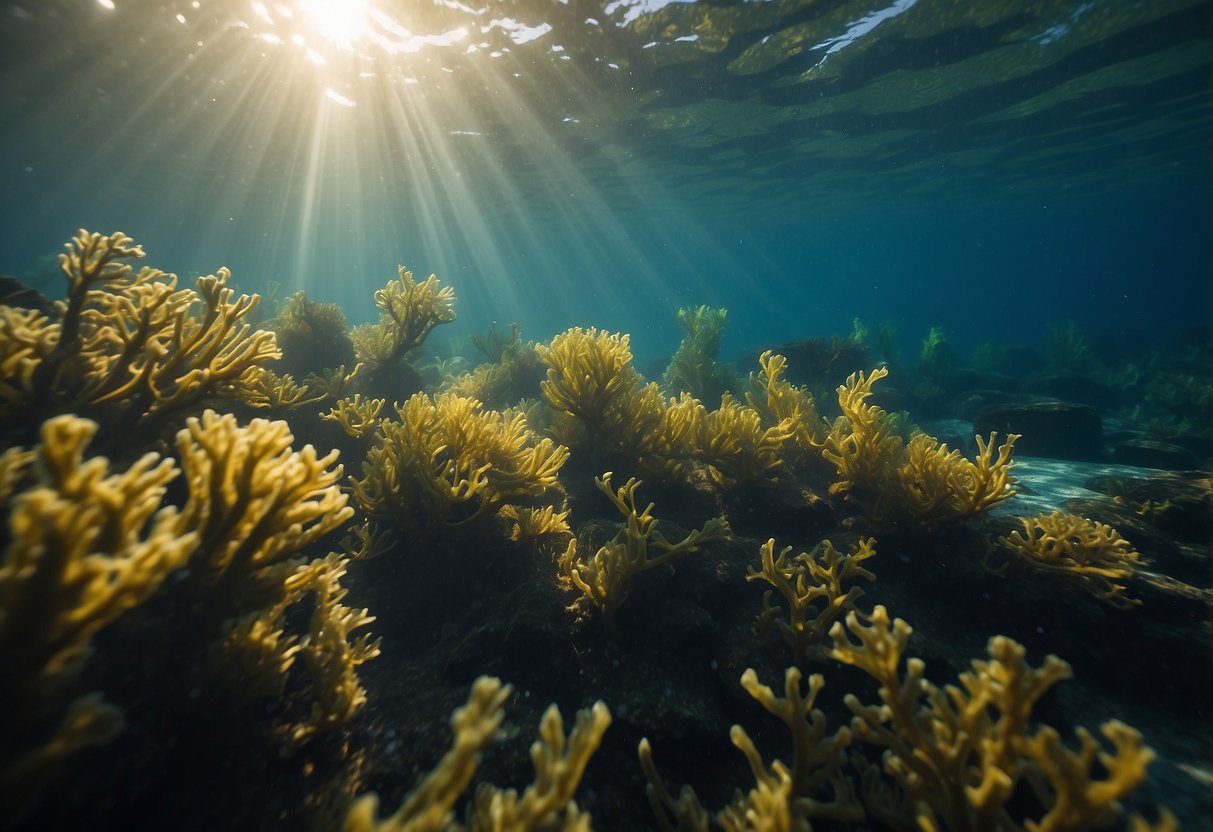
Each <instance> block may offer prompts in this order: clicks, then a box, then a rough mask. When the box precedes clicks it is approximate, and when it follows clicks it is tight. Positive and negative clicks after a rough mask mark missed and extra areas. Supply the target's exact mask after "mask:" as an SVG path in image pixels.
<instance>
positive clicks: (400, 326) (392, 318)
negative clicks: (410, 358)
mask: <svg viewBox="0 0 1213 832" xmlns="http://www.w3.org/2000/svg"><path fill="white" fill-rule="evenodd" d="M375 305H376V306H377V307H379V310H380V312H379V322H378V323H374V324H360V325H358V326H356V327H354V329H353V331H352V332H351V333H350V337H351V338H352V339H353V342H354V352H355V353H356V355H357V357H358V360H359V361H360V362H362V363H363V364H365V365H366V370H367V372H368V373H371V374H381V373H384V372H387V371H389V370H391V369H392V368H393V367H394V365H396V364H397V363H398V362H400V361H401V360H403V359H404V358H405V357H406V356H407V355H408V353H409V352H410V351H412V350H415V349H416V348H417V347H419V346H421V345H422V343H424V342H425V339H426V337H427V336H428V335H429V334H430V332H432V331H433V330H434V328H435V327H436V326H439V325H440V324H447V323H450V322H451V321H453V320H455V290H454V289H452V288H451V287H450V286H443V285H442V283H441V282H439V280H438V278H437V277H435V276H434V275H430V276H429V277H427V278H426V279H425V280H423V281H421V282H420V283H418V282H417V281H416V280H414V279H413V273H412V272H410V271H409V270H408V269H406V268H405V267H404V266H401V267H400V268H399V269H398V270H397V279H396V280H393V281H391V282H389V283H388V284H387V285H386V286H384V287H383V288H382V289H380V290H378V291H377V292H375Z"/></svg>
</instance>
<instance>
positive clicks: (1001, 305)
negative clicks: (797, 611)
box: [0, 0, 1211, 355]
mask: <svg viewBox="0 0 1213 832" xmlns="http://www.w3.org/2000/svg"><path fill="white" fill-rule="evenodd" d="M115 5H116V8H115V9H114V10H112V11H111V10H108V9H106V8H104V7H103V6H102V5H100V4H97V3H91V2H84V0H81V2H77V3H65V2H48V3H24V4H23V3H12V4H8V6H7V7H6V12H5V16H4V18H3V28H2V30H0V37H2V38H3V44H2V46H3V55H4V58H3V61H4V64H3V84H4V91H5V95H4V99H3V105H2V106H3V113H2V115H3V128H2V129H0V159H2V160H3V163H4V165H5V173H4V177H3V183H4V188H5V197H4V199H3V209H2V210H3V212H4V213H3V215H0V222H2V223H3V227H4V228H5V233H4V235H3V238H2V245H0V262H3V264H4V268H5V269H7V270H8V271H10V272H21V271H25V270H28V269H31V268H33V267H34V261H35V259H36V258H37V257H38V256H39V255H42V254H46V253H51V252H54V251H56V250H57V249H58V246H59V245H60V244H61V243H62V241H63V240H65V239H66V238H67V236H68V235H69V234H70V233H71V232H72V231H74V229H75V228H77V227H79V226H85V227H88V228H90V229H98V230H104V231H108V230H112V229H122V230H124V231H126V232H127V233H130V234H132V235H133V236H135V237H136V239H138V240H139V241H141V242H142V243H143V244H144V246H145V248H146V249H147V250H148V251H149V253H151V255H152V257H153V260H154V261H155V262H156V263H157V264H159V265H161V266H162V267H163V268H166V269H170V270H174V271H177V272H179V273H181V274H190V273H194V272H198V273H207V272H210V271H212V270H213V269H214V268H216V267H217V266H218V265H221V264H226V265H228V266H229V267H231V268H232V270H233V272H234V274H235V277H236V281H237V283H239V284H240V285H241V286H243V287H246V288H248V289H250V290H259V291H266V289H267V288H268V287H270V286H271V285H277V286H279V287H280V288H279V290H278V291H279V292H281V293H283V294H285V293H288V292H289V291H292V290H294V289H295V288H305V289H307V290H308V291H309V293H311V295H312V296H314V297H317V298H320V299H325V300H337V301H339V302H340V303H342V305H343V306H345V307H346V309H347V310H348V311H349V313H350V315H351V316H352V317H353V318H354V319H356V320H358V319H365V318H369V317H370V311H371V310H370V302H369V295H370V292H372V291H373V289H374V288H376V287H378V286H380V285H382V283H383V282H384V281H385V280H386V279H387V278H389V277H391V275H392V274H393V270H394V268H395V266H396V265H397V264H398V263H405V264H407V265H409V266H410V267H411V268H413V270H414V271H416V272H418V273H419V274H421V273H424V274H428V273H430V272H436V273H437V274H438V275H439V277H440V278H442V279H443V280H445V281H447V282H448V283H450V284H452V285H453V286H455V287H456V290H457V291H458V293H459V296H460V305H459V309H458V311H459V315H460V319H461V320H460V323H458V324H456V331H461V330H465V329H466V331H468V332H471V331H478V330H480V329H482V328H483V327H485V326H487V324H488V322H489V321H492V320H498V321H510V320H513V321H517V322H519V323H520V324H522V326H523V330H524V332H525V333H526V334H527V335H528V336H531V337H534V338H539V339H543V338H548V337H550V335H551V334H553V333H555V332H558V331H560V330H561V329H563V328H565V327H567V326H569V325H573V324H582V325H597V326H601V327H607V328H610V329H616V330H624V331H629V332H632V333H633V334H634V339H635V348H636V350H637V352H638V353H640V354H642V355H655V354H660V353H662V352H668V351H669V350H671V349H672V348H673V346H674V345H675V344H676V343H677V338H678V337H679V332H678V330H677V327H676V326H674V325H673V312H674V311H675V310H676V309H677V308H678V307H679V306H683V305H691V304H699V303H707V304H711V305H715V306H725V307H727V308H728V309H729V310H730V316H731V317H730V329H729V333H728V335H727V340H726V349H731V348H735V347H743V346H753V345H756V344H757V343H758V342H760V341H761V342H767V343H769V342H771V341H779V340H786V339H792V338H797V337H806V336H808V335H823V334H846V333H847V332H849V330H850V322H851V319H852V318H853V317H854V316H861V317H862V318H864V319H865V320H867V321H871V322H876V321H881V320H889V321H892V322H893V323H894V324H895V325H896V326H897V327H898V330H899V332H900V333H901V334H902V337H904V338H906V339H907V342H908V343H916V341H917V339H918V338H920V337H921V335H922V333H924V332H925V330H926V329H927V327H929V326H931V325H938V326H942V327H944V328H945V330H946V331H947V332H948V334H949V336H950V338H951V340H952V341H953V343H955V344H957V345H960V346H962V347H969V346H972V345H973V344H975V343H977V342H978V341H981V340H1005V341H1017V342H1024V343H1039V342H1040V341H1041V339H1042V338H1043V333H1044V332H1045V330H1046V328H1047V327H1048V326H1049V325H1050V324H1054V323H1057V322H1060V321H1063V320H1073V321H1075V322H1076V323H1078V324H1080V325H1081V326H1082V327H1084V328H1091V329H1098V330H1108V331H1111V332H1113V333H1118V332H1127V331H1134V332H1137V331H1146V332H1157V331H1159V330H1160V329H1164V328H1165V329H1168V330H1169V329H1173V328H1174V327H1176V326H1180V327H1182V326H1184V325H1188V324H1192V323H1197V322H1201V321H1203V320H1204V319H1205V318H1206V317H1207V315H1208V312H1209V308H1210V292H1209V280H1208V279H1207V278H1208V274H1209V273H1210V265H1211V264H1210V243H1209V235H1208V228H1209V226H1210V220H1211V215H1210V196H1209V184H1210V172H1209V166H1210V156H1209V146H1210V142H1209V138H1210V113H1209V90H1210V80H1209V52H1210V49H1209V47H1210V41H1209V25H1208V10H1207V6H1206V4H1204V3H1201V2H1148V3H1143V2H1110V1H1107V0H1105V1H1104V2H1087V3H1070V2H1033V3H1022V2H990V1H989V0H986V1H985V2H980V3H974V4H968V3H941V2H930V0H920V2H910V0H899V2H893V3H888V4H883V3H864V2H851V3H838V2H832V3H820V2H817V3H803V2H801V3H798V2H769V3H668V4H663V3H659V2H652V3H645V2H640V3H627V2H616V3H607V4H605V7H604V5H603V4H600V3H593V2H570V3H560V4H549V3H528V2H511V3H501V4H496V3H494V4H491V5H488V6H486V7H484V8H483V9H480V8H478V9H475V10H471V9H464V8H463V7H461V6H459V5H458V4H433V5H430V4H407V5H398V4H382V5H381V6H377V7H375V8H376V9H379V10H380V11H381V12H382V14H379V15H375V16H373V17H372V18H371V19H369V20H368V21H367V23H366V26H365V28H364V29H363V30H362V32H361V34H360V35H358V36H356V37H355V39H354V40H353V41H352V42H351V43H350V44H348V46H347V47H344V48H343V46H342V45H340V44H336V43H334V42H332V41H331V40H329V39H328V38H326V36H325V34H323V32H322V29H321V28H318V27H317V26H315V25H313V21H312V20H311V19H310V18H308V17H307V15H306V13H305V12H303V11H301V10H299V9H296V10H295V11H296V13H295V14H294V16H293V17H288V16H287V13H289V12H290V4H287V5H285V6H283V7H281V8H280V9H274V8H268V9H266V11H265V12H264V15H263V14H260V13H258V11H257V9H256V8H255V4H253V5H250V4H247V3H237V2H231V3H223V2H200V3H198V4H196V5H191V4H189V3H178V4H174V3H155V2H117V3H116V4H115ZM355 5H356V4H355ZM350 8H351V9H353V6H351V7H350ZM178 14H180V15H181V18H182V20H183V21H184V22H179V21H178V20H177V19H176V16H177V15H178ZM350 14H353V12H352V11H351V12H350ZM399 27H403V28H399ZM329 30H330V32H332V31H335V27H334V26H332V25H330V26H329ZM405 30H407V32H406V31H405ZM292 38H297V42H295V41H294V40H292ZM309 49H310V50H312V52H311V53H309V52H308V50H309ZM309 54H310V57H311V58H312V60H309ZM320 62H323V63H320Z"/></svg>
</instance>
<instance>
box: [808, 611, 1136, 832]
mask: <svg viewBox="0 0 1213 832" xmlns="http://www.w3.org/2000/svg"><path fill="white" fill-rule="evenodd" d="M863 620H866V621H867V622H868V623H866V624H865V623H862V621H861V617H860V615H859V614H858V613H857V612H850V613H848V614H847V617H846V626H845V627H844V626H843V623H842V622H841V621H839V622H836V623H835V624H834V626H833V628H832V629H831V631H830V637H831V638H832V639H833V641H834V648H833V650H832V651H831V656H832V657H833V658H834V659H836V660H837V661H840V662H842V663H844V664H848V665H852V666H854V667H857V668H859V669H860V670H862V671H864V672H865V673H867V674H868V675H870V676H871V677H872V678H874V679H875V680H876V682H877V683H878V684H879V685H880V702H881V704H879V705H863V704H861V703H860V701H859V699H858V698H857V697H855V696H854V695H848V696H847V697H846V699H845V702H846V705H847V707H848V708H849V709H850V710H851V712H852V713H853V714H854V715H855V717H854V719H853V720H852V722H851V730H852V731H853V732H854V735H855V737H856V738H858V739H859V740H861V741H863V742H866V743H870V744H873V745H876V746H878V747H880V748H883V749H884V754H883V757H882V767H883V770H884V772H885V774H886V775H888V776H889V777H891V778H892V779H893V781H894V783H895V784H896V789H895V790H889V789H888V788H887V787H885V788H883V789H880V788H878V784H877V783H875V782H872V781H869V783H868V784H867V785H868V788H866V789H865V791H866V794H865V804H866V805H867V808H868V810H869V812H871V813H872V814H873V815H874V816H875V817H876V819H878V820H880V821H881V822H883V823H886V824H888V825H889V826H892V827H894V828H906V827H909V826H916V827H917V828H919V829H928V830H930V829H950V830H955V832H967V831H968V830H972V832H979V830H990V829H1009V830H1014V829H1028V830H1039V832H1058V830H1063V829H1090V828H1099V827H1102V826H1105V825H1109V824H1111V823H1113V822H1115V820H1116V818H1117V816H1118V812H1119V806H1118V803H1117V801H1119V800H1120V799H1121V798H1122V797H1124V796H1125V795H1127V794H1129V793H1130V792H1131V791H1133V789H1135V788H1136V787H1137V786H1138V785H1139V784H1140V783H1141V782H1142V781H1143V780H1144V779H1145V775H1146V767H1147V766H1148V765H1149V763H1150V761H1151V760H1152V759H1153V757H1154V753H1153V751H1151V750H1150V749H1149V748H1148V747H1147V746H1146V745H1145V744H1144V743H1143V742H1142V738H1141V734H1139V733H1138V732H1137V731H1135V730H1134V729H1133V728H1131V727H1129V726H1128V725H1125V724H1124V723H1122V722H1119V721H1116V720H1112V721H1109V722H1105V723H1104V724H1103V725H1102V726H1101V728H1100V731H1101V733H1102V734H1103V735H1104V737H1105V738H1106V739H1107V740H1108V741H1109V742H1110V743H1111V745H1112V750H1111V751H1108V750H1105V749H1104V747H1103V746H1102V744H1101V743H1100V742H1099V741H1098V740H1097V739H1095V738H1094V737H1093V736H1092V735H1091V733H1090V732H1089V731H1087V730H1086V729H1085V728H1079V729H1078V732H1077V733H1078V742H1079V747H1078V749H1077V750H1072V749H1071V748H1069V747H1067V746H1066V745H1065V744H1063V743H1062V741H1061V736H1060V734H1059V733H1058V732H1057V730H1056V729H1054V728H1053V727H1051V726H1049V725H1045V724H1038V722H1037V721H1036V720H1034V719H1033V714H1032V711H1033V709H1034V708H1035V706H1036V703H1037V702H1039V701H1040V699H1041V697H1042V696H1044V695H1045V693H1046V692H1048V690H1049V689H1050V688H1052V687H1053V686H1054V685H1055V684H1057V683H1058V682H1060V681H1062V680H1064V679H1068V678H1069V677H1070V675H1071V670H1070V666H1069V665H1068V664H1066V663H1065V662H1064V661H1062V660H1061V659H1059V658H1057V657H1056V656H1051V655H1050V656H1046V657H1045V660H1044V663H1043V664H1042V665H1041V666H1040V667H1038V668H1034V667H1031V666H1030V665H1029V664H1028V663H1027V661H1026V660H1025V651H1024V648H1023V647H1022V646H1021V645H1019V644H1018V643H1016V642H1015V641H1013V640H1011V639H1009V638H1006V637H1005V636H995V637H993V638H991V639H990V641H989V644H988V647H987V649H988V652H989V660H988V661H986V660H974V661H973V662H972V670H971V671H970V672H966V673H962V674H961V675H960V680H959V681H960V684H959V686H953V685H948V686H946V687H943V688H940V687H937V686H936V685H935V684H933V683H932V682H930V681H929V680H927V679H926V677H925V674H924V671H925V665H924V663H923V662H922V660H921V659H916V658H910V659H907V660H906V661H905V670H904V671H903V670H902V658H903V657H904V655H905V650H906V646H907V643H908V641H909V638H910V634H911V632H912V629H911V627H910V625H909V624H907V623H906V622H905V621H902V620H901V619H894V620H891V621H890V619H889V614H888V611H887V610H886V609H885V608H884V607H883V606H878V607H876V608H875V610H873V612H872V614H871V615H870V616H864V617H863ZM848 632H849V633H850V635H849V636H848ZM851 637H854V639H855V640H852V638H851Z"/></svg>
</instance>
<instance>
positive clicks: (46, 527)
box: [0, 410, 377, 815]
mask: <svg viewBox="0 0 1213 832" xmlns="http://www.w3.org/2000/svg"><path fill="white" fill-rule="evenodd" d="M97 429H98V426H97V424H96V423H94V422H91V421H88V420H84V419H79V418H77V417H74V416H59V417H55V418H52V419H50V420H48V421H47V422H45V423H44V424H43V426H42V443H41V445H40V446H39V447H38V448H36V449H34V450H32V451H27V450H24V449H19V448H14V449H10V450H9V451H8V452H6V454H5V455H4V456H3V457H0V484H2V485H3V491H4V493H3V494H2V495H0V496H3V497H4V498H5V499H6V501H7V506H8V508H9V521H8V538H9V542H8V544H7V546H6V548H5V550H4V554H3V560H2V561H0V655H2V656H3V657H4V661H3V662H0V704H3V705H4V706H5V707H7V708H8V709H9V710H8V711H7V713H9V714H11V715H13V717H12V718H11V719H9V720H6V722H5V725H4V726H3V727H0V751H3V752H4V753H3V757H2V759H3V761H4V762H3V763H0V792H3V796H4V798H5V805H6V807H12V809H11V811H12V813H13V814H14V815H16V814H17V812H18V811H19V810H20V811H26V810H28V809H29V808H30V807H31V806H32V805H33V802H34V801H35V800H36V799H37V798H38V796H39V794H40V792H41V791H42V790H43V787H44V786H45V784H46V783H47V782H48V781H49V780H50V779H52V778H53V777H54V776H55V775H56V774H57V773H59V772H60V771H61V770H63V769H64V768H66V766H67V764H68V763H69V762H70V759H71V757H72V756H74V755H75V754H76V753H77V752H79V751H80V750H81V749H83V748H85V747H88V746H90V745H97V744H101V743H105V742H108V741H110V740H112V739H113V738H114V737H115V736H116V735H117V733H118V732H119V731H121V729H122V727H123V714H122V712H121V710H120V709H118V708H117V707H115V706H112V705H109V704H106V703H105V702H104V701H103V700H102V698H101V695H100V694H87V695H83V694H82V693H81V691H80V690H79V679H80V675H81V672H82V670H83V668H84V665H85V662H86V660H87V659H88V657H89V655H90V653H91V650H92V640H93V637H94V636H95V635H96V634H97V633H98V632H99V631H100V630H101V629H102V628H104V627H106V626H108V625H110V624H111V623H113V622H114V621H115V620H116V619H117V618H118V616H119V615H121V614H123V613H126V612H128V611H130V610H132V609H133V608H135V607H139V606H140V605H142V604H144V602H146V601H147V600H148V599H150V598H151V597H152V595H154V594H156V593H157V592H158V591H162V587H163V586H164V584H165V579H166V577H167V576H168V575H169V573H171V572H173V571H174V570H176V569H178V568H181V567H188V569H187V570H185V571H183V572H182V573H181V574H182V575H183V579H182V580H176V581H173V582H171V586H172V590H173V591H174V592H180V593H183V595H182V596H180V597H181V598H182V599H183V602H182V603H180V604H175V605H173V606H172V608H171V609H172V610H173V611H174V612H175V614H177V615H180V616H183V617H184V618H186V619H187V620H188V625H182V626H176V627H168V628H163V630H164V631H165V632H168V631H171V632H172V633H173V636H172V642H171V649H172V651H173V655H174V656H180V660H181V661H183V662H185V663H186V664H187V666H197V665H201V664H204V663H205V662H204V659H205V658H206V657H207V655H208V654H209V655H211V656H220V655H223V656H226V658H220V659H219V660H217V661H215V662H214V663H213V664H212V666H213V667H214V668H215V674H214V678H215V679H216V680H222V679H225V678H226V679H227V681H226V682H224V681H216V684H217V685H218V686H220V687H224V686H230V687H232V688H236V687H239V688H243V689H249V688H255V687H257V686H258V685H260V686H261V687H262V688H264V687H266V686H268V687H274V686H275V685H277V686H278V688H279V689H281V685H282V684H284V683H285V681H284V680H285V679H286V678H287V673H288V671H289V670H290V669H291V666H292V664H293V663H294V662H295V661H296V660H299V661H301V662H302V664H303V666H304V667H305V669H306V676H307V680H308V681H307V683H306V684H305V685H303V687H305V688H306V689H307V693H306V695H305V696H303V697H302V698H301V701H307V702H310V703H311V705H310V706H309V708H310V713H306V714H303V715H301V716H298V717H296V715H295V714H293V713H287V714H284V715H283V719H284V720H287V723H286V724H285V725H283V731H284V733H285V734H286V735H288V738H289V739H290V740H291V741H292V742H302V741H305V740H306V739H308V738H310V737H311V736H314V735H315V734H316V733H317V732H319V731H322V730H327V729H328V728H331V727H333V726H334V725H337V724H340V723H341V722H343V721H345V720H346V719H348V718H349V717H350V716H351V715H352V714H353V712H354V711H356V710H357V708H358V707H359V706H360V704H361V700H360V698H359V696H358V691H359V690H360V688H358V686H357V677H356V675H355V673H354V668H355V667H356V666H357V665H358V664H361V663H362V662H363V661H365V660H367V659H369V658H371V657H373V655H374V653H375V652H376V649H377V648H376V646H375V645H374V644H373V643H371V642H370V641H369V640H368V639H366V638H365V637H362V638H359V639H358V640H356V641H354V642H353V643H350V642H348V641H347V638H348V636H349V634H350V632H351V631H352V630H354V629H357V628H359V627H361V626H363V625H364V624H366V623H368V622H369V621H370V620H371V619H370V618H369V616H367V614H366V612H365V610H364V611H354V610H350V609H349V608H346V607H344V606H343V605H342V604H341V603H340V602H341V600H342V598H343V597H344V592H343V591H342V590H341V588H340V586H339V584H338V580H339V578H340V577H341V575H342V574H343V572H344V560H343V559H339V558H328V559H322V560H321V561H313V562H312V563H310V564H309V563H308V562H306V561H304V560H300V555H301V554H302V553H303V552H304V551H305V550H307V549H308V548H309V547H311V546H312V545H313V544H315V543H317V542H318V541H319V540H320V539H321V538H322V537H324V536H325V535H327V534H328V533H330V532H332V531H334V530H336V529H337V528H338V527H339V526H341V525H342V524H343V523H345V522H346V520H348V519H349V517H350V515H351V514H352V509H350V508H349V507H348V506H347V505H346V502H347V497H346V495H344V494H343V493H341V491H340V488H339V487H338V486H337V481H338V480H339V479H340V477H341V474H342V471H341V467H340V466H336V467H333V463H334V462H335V459H336V454H335V452H334V453H333V454H330V455H328V456H326V457H318V456H317V455H316V453H315V451H314V450H313V449H312V448H311V447H310V446H308V447H305V448H303V449H302V450H300V451H294V450H293V449H292V448H291V444H292V442H293V437H292V436H291V433H290V431H289V429H288V428H287V426H286V423H285V422H269V421H266V420H263V419H255V420H253V421H252V422H251V423H250V424H249V425H247V426H243V427H242V426H239V425H238V424H237V423H236V420H235V418H234V417H233V416H231V415H226V416H219V415H218V414H216V413H214V412H213V411H209V410H208V411H206V412H204V413H203V414H202V416H201V417H190V418H189V419H187V421H186V426H185V428H184V429H183V430H181V431H180V432H179V433H178V435H177V450H178V458H179V463H178V462H177V461H174V460H173V459H168V458H163V457H161V455H159V454H156V453H147V454H144V455H143V456H142V457H140V458H139V459H138V460H136V461H135V462H134V463H132V464H131V465H130V467H129V468H127V469H126V470H125V471H124V472H121V473H114V472H111V468H110V464H109V462H108V460H106V459H105V458H104V457H94V458H91V459H85V457H84V451H85V448H86V447H87V445H88V444H89V442H90V440H91V439H92V438H93V437H94V435H95V434H96V433H97ZM179 473H184V475H185V476H184V480H185V485H186V491H187V493H188V496H187V497H186V500H185V504H184V506H183V507H182V508H180V509H178V508H176V507H174V506H165V505H164V499H165V493H166V487H167V485H168V483H169V482H171V481H172V480H173V479H174V478H176V477H177V476H178V474H179ZM305 595H310V596H312V601H313V605H312V610H313V612H312V623H311V628H310V632H309V633H308V634H307V635H306V636H304V637H302V638H299V639H297V640H294V641H292V640H291V638H289V637H287V636H286V635H285V633H284V631H283V630H282V628H281V627H280V626H278V627H276V626H274V625H275V624H276V623H277V624H280V623H281V615H277V617H276V614H275V610H278V609H279V608H280V610H281V613H285V612H286V610H287V608H288V607H290V606H292V605H294V604H296V603H297V602H299V601H302V600H303V598H304V596H305ZM238 644H244V645H245V646H249V645H254V644H257V645H259V648H258V649H259V650H260V655H262V656H267V655H271V654H272V655H274V656H275V658H274V660H273V661H263V662H261V663H260V665H259V667H260V669H261V670H262V671H263V673H264V674H265V676H264V677H263V678H262V679H261V680H260V681H259V682H258V683H257V684H252V685H250V684H249V683H248V679H241V680H240V681H239V683H237V682H236V681H235V680H233V679H231V678H230V676H228V675H227V674H230V672H231V671H230V666H229V663H228V661H227V660H226V659H230V658H232V656H231V655H228V654H226V652H225V647H226V646H232V647H235V646H237V645H238ZM166 649H167V648H166ZM276 650H277V652H275V651H276ZM245 655H246V656H247V652H245ZM246 667H247V664H246ZM140 716H142V715H140Z"/></svg>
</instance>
